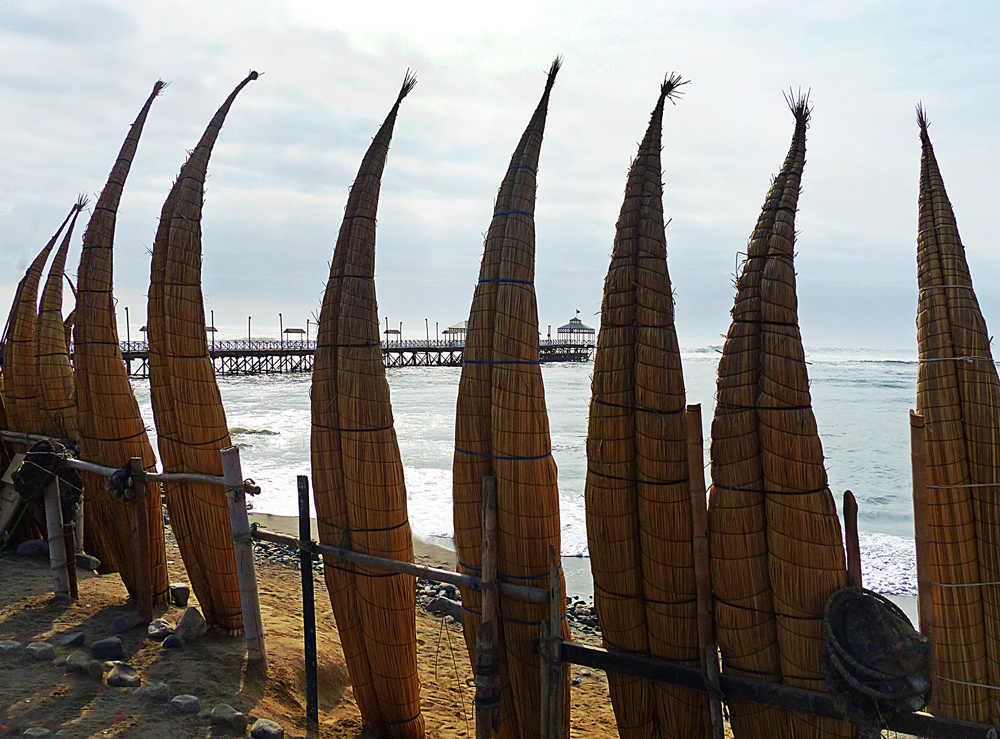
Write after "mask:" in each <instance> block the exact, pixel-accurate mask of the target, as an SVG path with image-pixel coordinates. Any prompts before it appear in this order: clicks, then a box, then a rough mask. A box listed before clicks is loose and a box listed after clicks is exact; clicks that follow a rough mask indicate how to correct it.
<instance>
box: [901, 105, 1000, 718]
mask: <svg viewBox="0 0 1000 739" xmlns="http://www.w3.org/2000/svg"><path fill="white" fill-rule="evenodd" d="M917 121H918V124H919V126H920V141H921V148H922V155H921V161H920V199H919V204H920V216H919V217H920V221H919V232H918V234H917V275H918V282H919V287H920V294H919V303H918V309H917V344H918V349H919V356H920V368H919V374H918V379H917V412H918V413H920V414H921V415H923V417H924V423H925V428H926V434H927V483H928V489H927V502H928V505H927V516H928V524H929V531H930V547H929V549H928V555H929V559H930V570H931V579H932V581H933V584H934V587H933V601H934V659H935V663H936V677H937V680H936V683H935V686H934V699H933V700H934V712H935V713H940V714H942V715H946V716H953V717H955V718H962V719H966V720H969V721H981V722H988V723H998V722H1000V700H998V696H997V691H996V689H995V687H994V688H993V689H988V688H987V687H985V686H987V685H989V686H998V685H1000V588H998V586H997V585H996V584H995V583H997V582H998V581H1000V509H998V502H997V496H996V493H997V490H996V487H995V486H996V485H998V484H1000V442H998V441H997V429H998V428H1000V381H998V379H997V371H996V367H995V365H994V364H993V355H992V353H991V352H990V336H989V333H988V331H987V329H986V322H985V320H984V319H983V314H982V311H981V310H980V308H979V301H978V300H977V298H976V293H975V291H974V290H973V287H972V276H971V274H970V272H969V265H968V263H967V261H966V258H965V248H964V247H963V246H962V240H961V237H960V236H959V233H958V224H957V222H956V220H955V214H954V212H953V211H952V208H951V203H950V202H949V201H948V194H947V192H946V191H945V187H944V180H943V179H942V177H941V172H940V170H939V169H938V164H937V160H936V158H935V156H934V148H933V147H932V146H931V140H930V136H929V135H928V133H927V117H926V115H925V114H924V111H923V108H920V107H918V109H917ZM965 358H969V359H965ZM979 485H981V486H985V487H976V486H979ZM979 583H988V584H986V585H983V586H982V587H980V586H978V584H979Z"/></svg>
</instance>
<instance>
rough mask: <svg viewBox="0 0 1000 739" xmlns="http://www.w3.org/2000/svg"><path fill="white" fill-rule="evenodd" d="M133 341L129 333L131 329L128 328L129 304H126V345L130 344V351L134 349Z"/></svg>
mask: <svg viewBox="0 0 1000 739" xmlns="http://www.w3.org/2000/svg"><path fill="white" fill-rule="evenodd" d="M131 343H132V338H131V336H130V335H129V330H128V306H127V305H126V306H125V345H126V346H128V348H129V350H130V351H131V349H132V347H131V346H130V344H131Z"/></svg>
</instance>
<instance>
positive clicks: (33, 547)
mask: <svg viewBox="0 0 1000 739" xmlns="http://www.w3.org/2000/svg"><path fill="white" fill-rule="evenodd" d="M17 553H18V555H20V556H21V557H48V556H49V545H48V544H46V543H45V542H44V541H42V540H41V539H28V540H27V541H22V542H21V543H20V544H18V545H17Z"/></svg>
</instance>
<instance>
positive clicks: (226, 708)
mask: <svg viewBox="0 0 1000 739" xmlns="http://www.w3.org/2000/svg"><path fill="white" fill-rule="evenodd" d="M209 721H210V722H211V724H212V725H213V726H218V725H220V724H221V725H225V726H231V727H232V728H233V729H234V730H235V731H236V732H237V733H238V734H245V733H246V730H247V724H249V723H250V719H249V718H247V715H246V714H245V713H240V712H239V711H237V710H236V709H235V708H233V707H232V706H231V705H229V704H228V703H220V704H219V705H217V706H216V707H215V708H213V709H212V713H211V714H210V715H209Z"/></svg>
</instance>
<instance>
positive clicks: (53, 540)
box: [44, 477, 75, 601]
mask: <svg viewBox="0 0 1000 739" xmlns="http://www.w3.org/2000/svg"><path fill="white" fill-rule="evenodd" d="M44 502H45V529H46V532H45V533H46V534H47V536H48V542H49V566H50V567H51V569H52V593H53V597H54V598H56V600H63V601H69V600H72V595H71V594H70V582H69V562H68V561H67V557H66V539H65V538H64V531H63V517H62V501H61V500H60V493H59V478H58V477H53V478H52V482H51V483H49V485H48V487H47V488H45V493H44ZM74 566H75V564H74Z"/></svg>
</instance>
